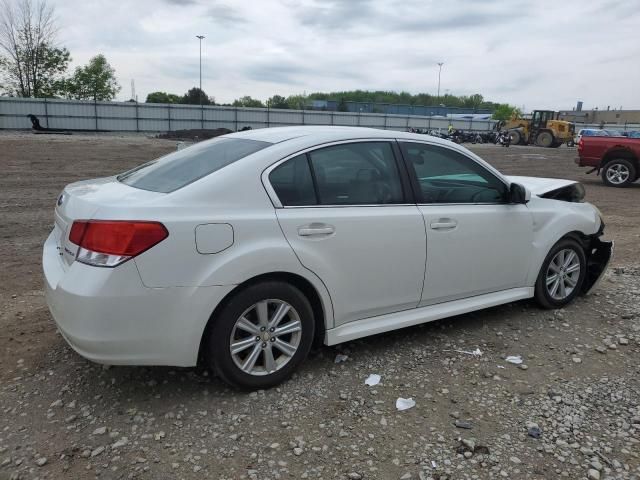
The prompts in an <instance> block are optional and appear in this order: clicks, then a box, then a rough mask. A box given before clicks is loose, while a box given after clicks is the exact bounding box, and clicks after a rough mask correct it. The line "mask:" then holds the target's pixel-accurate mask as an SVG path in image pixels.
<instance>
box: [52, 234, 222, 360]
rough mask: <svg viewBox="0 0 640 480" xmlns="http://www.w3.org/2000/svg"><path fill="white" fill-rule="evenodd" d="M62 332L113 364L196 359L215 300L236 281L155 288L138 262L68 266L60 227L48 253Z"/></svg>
mask: <svg viewBox="0 0 640 480" xmlns="http://www.w3.org/2000/svg"><path fill="white" fill-rule="evenodd" d="M42 266H43V270H44V278H45V295H46V300H47V304H48V306H49V310H50V311H51V314H52V316H53V319H54V320H55V323H56V325H57V326H58V329H59V330H60V333H61V334H62V336H63V337H64V338H65V340H66V341H67V342H68V343H69V345H70V346H71V347H72V348H73V349H74V350H75V351H76V352H78V353H79V354H80V355H82V356H83V357H85V358H87V359H89V360H92V361H94V362H98V363H106V364H112V365H173V366H193V365H195V364H196V363H197V357H198V350H199V346H200V340H201V337H202V333H203V331H204V328H205V326H206V323H207V321H208V319H209V317H210V315H211V313H212V312H213V310H214V308H215V306H216V305H217V304H218V303H219V302H220V301H221V300H222V298H224V297H225V296H226V294H227V293H229V292H230V291H231V290H232V289H233V286H224V287H171V288H147V287H145V286H144V285H143V284H142V281H141V279H140V275H139V273H138V270H137V268H136V265H135V262H133V261H129V262H126V263H124V264H122V265H120V266H118V267H116V268H100V267H92V266H89V265H84V264H82V263H79V262H74V263H72V264H71V265H70V266H69V267H68V268H67V269H65V268H64V267H63V264H62V262H61V260H60V256H59V254H58V251H57V249H56V242H55V238H54V237H53V234H52V235H50V236H49V238H48V239H47V241H46V242H45V245H44V249H43V256H42Z"/></svg>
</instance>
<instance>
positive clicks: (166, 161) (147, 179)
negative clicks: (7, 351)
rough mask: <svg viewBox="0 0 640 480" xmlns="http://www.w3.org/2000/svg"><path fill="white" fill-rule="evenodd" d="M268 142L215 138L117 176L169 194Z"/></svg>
mask: <svg viewBox="0 0 640 480" xmlns="http://www.w3.org/2000/svg"><path fill="white" fill-rule="evenodd" d="M270 145H271V143H268V142H259V141H257V140H247V139H244V138H243V139H240V138H216V139H213V140H209V141H206V142H201V143H197V144H195V145H193V146H191V147H188V148H185V149H182V150H178V151H175V152H173V153H170V154H168V155H165V156H164V157H161V158H159V159H157V160H153V161H151V162H148V163H145V164H144V165H141V166H139V167H136V168H134V169H133V170H129V171H128V172H125V173H123V174H121V175H118V177H117V178H118V180H119V181H120V182H122V183H124V184H126V185H129V186H131V187H135V188H140V189H142V190H151V191H152V192H161V193H169V192H173V191H174V190H178V189H179V188H182V187H184V186H185V185H188V184H190V183H192V182H195V181H196V180H198V179H200V178H202V177H205V176H207V175H209V174H210V173H213V172H215V171H216V170H220V169H221V168H224V167H226V166H227V165H229V164H231V163H233V162H235V161H237V160H240V159H241V158H244V157H246V156H248V155H251V154H252V153H255V152H257V151H259V150H262V149H263V148H266V147H268V146H270Z"/></svg>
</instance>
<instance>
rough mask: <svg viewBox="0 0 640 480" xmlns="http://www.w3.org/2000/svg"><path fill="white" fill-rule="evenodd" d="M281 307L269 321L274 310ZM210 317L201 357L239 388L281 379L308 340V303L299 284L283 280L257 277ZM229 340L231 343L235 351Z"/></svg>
mask: <svg viewBox="0 0 640 480" xmlns="http://www.w3.org/2000/svg"><path fill="white" fill-rule="evenodd" d="M265 305H266V308H265ZM287 307H288V310H287V311H286V313H285V314H284V316H282V318H281V320H280V321H278V322H275V320H276V318H275V317H276V314H277V312H278V311H282V310H284V309H287ZM279 309H282V310H279ZM265 312H266V315H265ZM260 313H262V315H260V316H259V314H260ZM261 318H262V321H261V320H260V319H261ZM245 320H246V322H245ZM211 321H212V322H214V323H213V326H212V327H211V328H210V329H209V333H208V338H207V340H206V341H207V347H208V350H207V357H206V358H207V361H208V363H209V365H210V366H211V368H212V369H213V370H214V372H216V373H217V374H218V376H219V377H220V378H221V379H222V380H223V381H225V382H226V383H228V384H229V385H231V386H232V387H236V388H240V389H244V390H256V389H265V388H270V387H273V386H275V385H278V384H280V383H282V382H283V381H285V380H286V379H287V378H289V377H290V376H291V374H292V373H293V372H294V371H295V370H296V368H297V367H298V366H299V365H300V363H302V361H303V360H304V359H305V358H306V357H307V354H308V353H309V350H310V349H311V345H312V343H313V336H314V323H315V320H314V317H313V310H312V308H311V305H310V303H309V301H308V300H307V298H306V297H305V296H304V294H303V293H302V292H300V290H298V289H297V288H296V287H294V286H293V285H290V284H288V283H284V282H278V281H268V282H261V283H257V284H255V285H251V286H249V287H247V288H245V289H243V290H241V291H240V292H238V293H237V294H236V295H234V296H233V297H232V298H231V299H230V300H229V301H228V302H227V303H226V304H225V305H224V307H223V308H222V310H221V311H220V312H219V313H217V314H216V317H215V318H212V319H211ZM272 321H274V323H273V324H272ZM296 323H297V325H298V327H299V328H298V329H297V330H296V329H295V328H294V327H295V325H294V324H296ZM286 326H289V327H290V328H289V329H286V330H284V331H283V332H284V333H280V334H279V335H278V334H277V333H274V332H277V330H278V328H280V329H282V328H283V327H286ZM289 330H291V331H289ZM232 344H235V345H236V349H237V351H236V352H235V353H232V351H231V345H232ZM285 346H286V349H285ZM285 351H287V352H288V353H285ZM269 357H270V360H271V361H269ZM268 366H270V368H268Z"/></svg>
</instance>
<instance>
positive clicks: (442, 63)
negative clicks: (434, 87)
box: [438, 62, 444, 105]
mask: <svg viewBox="0 0 640 480" xmlns="http://www.w3.org/2000/svg"><path fill="white" fill-rule="evenodd" d="M442 65H444V62H438V67H439V69H438V105H440V73H441V72H442Z"/></svg>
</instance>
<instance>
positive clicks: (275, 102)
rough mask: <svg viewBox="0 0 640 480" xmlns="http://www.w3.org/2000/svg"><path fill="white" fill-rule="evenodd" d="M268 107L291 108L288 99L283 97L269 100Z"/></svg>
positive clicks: (277, 96)
mask: <svg viewBox="0 0 640 480" xmlns="http://www.w3.org/2000/svg"><path fill="white" fill-rule="evenodd" d="M267 105H269V108H289V104H288V103H287V99H286V98H284V97H283V96H282V95H274V96H273V97H271V98H270V99H269V100H267Z"/></svg>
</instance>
